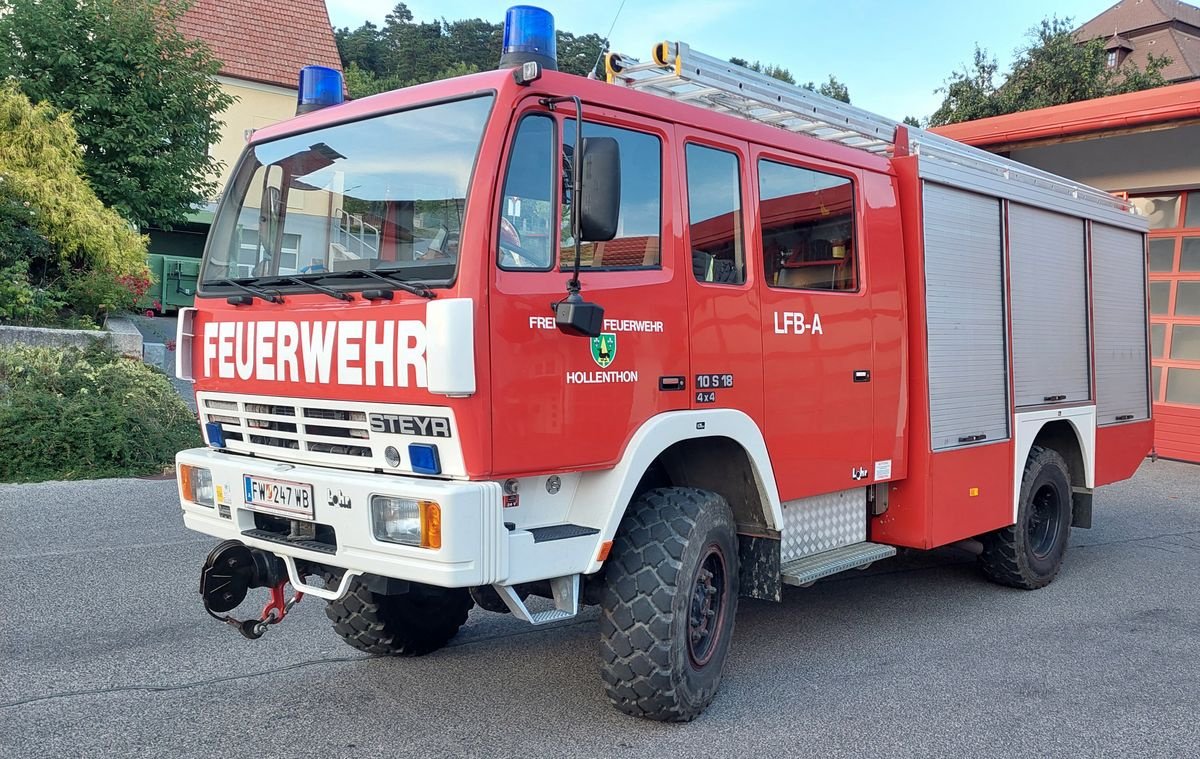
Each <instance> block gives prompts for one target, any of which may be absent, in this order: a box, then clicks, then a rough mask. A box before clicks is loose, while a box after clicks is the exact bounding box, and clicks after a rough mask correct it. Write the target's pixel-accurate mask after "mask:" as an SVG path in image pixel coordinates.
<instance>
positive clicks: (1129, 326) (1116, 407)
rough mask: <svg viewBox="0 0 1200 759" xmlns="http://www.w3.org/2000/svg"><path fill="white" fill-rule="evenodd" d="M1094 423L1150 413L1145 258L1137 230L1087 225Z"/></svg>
mask: <svg viewBox="0 0 1200 759" xmlns="http://www.w3.org/2000/svg"><path fill="white" fill-rule="evenodd" d="M1092 288H1093V292H1092V304H1093V308H1095V310H1096V320H1095V323H1096V423H1097V424H1112V423H1114V422H1123V421H1132V420H1135V419H1145V418H1146V417H1148V416H1149V415H1150V399H1149V397H1148V393H1147V388H1148V387H1149V384H1150V383H1149V378H1148V377H1147V376H1146V371H1147V369H1146V367H1147V365H1148V363H1149V362H1148V361H1147V359H1146V256H1145V252H1144V247H1143V238H1142V236H1141V235H1140V234H1138V233H1137V232H1131V231H1129V230H1128V229H1118V228H1116V227H1109V226H1106V225H1104V224H1096V223H1093V224H1092Z"/></svg>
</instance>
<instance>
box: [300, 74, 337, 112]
mask: <svg viewBox="0 0 1200 759" xmlns="http://www.w3.org/2000/svg"><path fill="white" fill-rule="evenodd" d="M298 89H299V92H298V93H297V95H296V115H297V116H299V115H300V114H302V113H309V112H311V111H317V110H320V109H322V108H327V107H329V106H331V105H341V103H342V101H343V100H344V99H345V98H344V96H343V95H342V90H343V88H342V72H340V71H338V70H337V69H331V68H329V67H328V66H305V67H304V68H302V69H300V86H299V88H298Z"/></svg>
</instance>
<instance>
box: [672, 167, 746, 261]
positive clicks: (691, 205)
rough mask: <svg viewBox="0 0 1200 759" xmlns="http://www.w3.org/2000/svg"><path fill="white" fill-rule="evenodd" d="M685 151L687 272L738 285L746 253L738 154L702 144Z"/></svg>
mask: <svg viewBox="0 0 1200 759" xmlns="http://www.w3.org/2000/svg"><path fill="white" fill-rule="evenodd" d="M685 152H686V160H687V192H688V224H689V238H690V240H691V245H692V272H693V273H694V274H695V276H696V279H697V280H698V281H700V282H713V283H716V284H723V285H740V284H743V283H744V282H745V281H746V253H745V245H744V244H743V240H742V238H743V235H742V181H741V168H740V166H739V162H738V157H737V156H736V155H735V154H733V153H730V152H728V151H725V150H717V149H715V148H708V147H704V146H703V145H688V146H687V147H686V149H685Z"/></svg>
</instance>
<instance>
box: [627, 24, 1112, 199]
mask: <svg viewBox="0 0 1200 759" xmlns="http://www.w3.org/2000/svg"><path fill="white" fill-rule="evenodd" d="M605 68H606V71H607V78H608V81H609V82H610V83H612V84H617V85H620V86H623V87H627V88H629V89H633V90H638V91H641V92H648V93H651V94H654V95H659V96H662V97H667V98H671V99H672V100H676V101H680V102H685V103H690V104H692V105H696V106H699V107H701V108H706V109H708V110H711V111H715V112H718V113H725V114H729V115H732V116H737V117H740V118H744V119H749V120H751V121H759V122H762V123H765V124H771V125H773V126H776V127H779V128H781V129H785V130H787V131H789V132H797V133H800V134H806V135H809V136H811V137H816V138H818V139H822V140H826V141H829V142H835V143H839V144H841V145H846V146H848V147H852V148H857V149H859V150H865V151H867V152H869V153H874V154H877V155H886V156H892V157H894V156H902V155H920V156H921V157H922V166H923V169H922V173H923V174H924V173H925V169H924V167H925V165H927V164H928V163H931V162H932V163H937V164H943V165H944V168H945V169H947V170H948V171H947V172H943V174H944V175H946V176H950V175H953V174H955V173H962V172H963V171H964V170H965V171H966V172H967V173H969V174H971V175H973V176H976V177H979V176H983V177H987V178H989V179H990V180H992V181H993V182H994V181H997V180H999V181H1001V182H1004V183H1006V184H1007V183H1009V182H1015V183H1017V184H1018V185H1019V186H1021V187H1022V188H1024V190H1023V191H1021V192H1017V193H1015V194H1016V195H1017V196H1018V197H1019V196H1022V195H1028V194H1029V193H1030V192H1033V193H1050V194H1054V195H1058V196H1059V198H1060V200H1061V201H1062V203H1065V204H1066V205H1069V206H1073V207H1075V211H1076V212H1079V204H1080V203H1082V204H1084V205H1085V206H1089V205H1090V206H1092V207H1093V208H1095V207H1097V206H1099V207H1100V209H1103V211H1101V215H1102V216H1107V217H1110V219H1109V220H1112V219H1111V217H1112V216H1113V212H1116V213H1119V214H1122V215H1126V216H1127V215H1130V214H1134V213H1136V211H1135V210H1134V209H1133V207H1132V205H1131V204H1130V203H1129V202H1128V201H1127V200H1124V199H1122V198H1118V197H1116V196H1115V195H1110V194H1109V193H1107V192H1104V191H1103V190H1098V189H1096V188H1094V187H1089V186H1088V185H1084V184H1080V183H1077V182H1072V181H1070V180H1068V179H1064V178H1063V177H1060V176H1057V175H1055V174H1051V173H1050V172H1046V171H1042V170H1041V169H1036V168H1034V167H1032V166H1028V165H1026V164H1022V163H1018V162H1017V161H1013V160H1010V159H1008V158H1004V157H1002V156H998V155H996V154H994V153H989V152H987V151H985V150H980V149H979V148H974V147H971V146H970V145H964V144H963V143H961V142H958V141H956V140H952V139H950V138H949V137H943V136H941V135H938V134H934V133H932V132H928V131H925V130H924V129H919V128H917V127H913V126H908V125H906V124H902V123H900V122H897V121H893V120H892V119H889V118H886V117H883V116H880V115H878V114H874V113H871V112H870V111H866V110H863V109H862V108H857V107H855V106H852V105H849V104H847V103H843V102H840V101H838V100H834V99H833V98H829V97H825V96H824V95H820V94H818V93H816V92H813V91H812V90H808V89H805V88H803V87H798V86H796V85H794V84H788V83H787V82H783V81H780V80H778V79H775V78H774V77H771V76H768V75H766V74H762V73H759V72H757V71H752V70H750V69H748V68H745V67H744V66H738V65H736V64H733V63H730V62H729V61H725V60H722V59H720V58H717V57H714V56H711V55H705V54H704V53H699V52H696V51H695V50H692V49H691V47H689V46H688V45H687V44H686V43H683V42H660V43H659V44H657V45H655V46H654V48H653V50H652V52H651V60H650V61H648V62H641V61H638V60H636V59H633V58H629V57H627V56H623V55H620V54H617V53H609V54H608V55H607V56H606V58H605ZM904 135H907V144H902V145H898V144H897V142H896V140H897V138H898V137H899V138H900V139H901V140H903V139H904ZM998 194H1000V195H1002V196H1005V197H1007V196H1009V195H1010V193H1007V192H999V193H998ZM1059 205H1061V204H1059ZM1089 215H1090V214H1089Z"/></svg>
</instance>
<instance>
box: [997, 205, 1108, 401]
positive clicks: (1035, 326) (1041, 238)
mask: <svg viewBox="0 0 1200 759" xmlns="http://www.w3.org/2000/svg"><path fill="white" fill-rule="evenodd" d="M1008 228H1009V240H1010V245H1009V265H1010V268H1011V274H1010V280H1011V282H1012V328H1013V384H1014V385H1015V387H1016V393H1015V395H1016V403H1017V406H1018V407H1020V406H1038V405H1042V404H1047V403H1071V402H1073V401H1086V400H1088V399H1089V398H1090V397H1091V384H1090V381H1089V376H1088V310H1087V257H1086V247H1085V243H1084V225H1083V221H1082V220H1081V219H1076V218H1072V217H1070V216H1064V215H1062V214H1058V213H1052V212H1050V211H1043V210H1041V209H1038V208H1030V207H1029V206H1023V205H1019V204H1017V203H1013V204H1011V205H1010V206H1009V212H1008Z"/></svg>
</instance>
